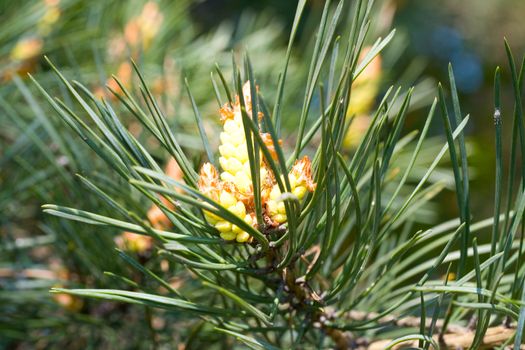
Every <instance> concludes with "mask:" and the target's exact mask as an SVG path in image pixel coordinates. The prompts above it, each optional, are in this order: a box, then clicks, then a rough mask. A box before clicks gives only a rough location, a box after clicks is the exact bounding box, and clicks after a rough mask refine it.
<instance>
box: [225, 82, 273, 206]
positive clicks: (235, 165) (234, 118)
mask: <svg viewBox="0 0 525 350" xmlns="http://www.w3.org/2000/svg"><path fill="white" fill-rule="evenodd" d="M243 95H244V101H245V104H246V108H247V113H248V114H250V113H251V112H252V107H251V106H252V105H251V94H250V85H249V83H248V82H247V83H245V84H244V86H243ZM220 114H221V121H222V122H223V123H224V126H223V132H221V134H220V140H221V144H220V146H219V153H220V155H221V156H220V158H219V164H220V166H221V169H222V171H223V172H222V173H221V180H222V181H225V182H230V183H233V184H235V187H236V188H237V190H238V191H239V192H240V194H241V195H242V196H243V197H244V198H243V201H244V202H245V204H248V203H250V202H251V201H252V200H253V188H252V187H253V186H252V176H251V172H250V162H249V158H248V148H247V145H246V137H245V134H244V126H243V122H242V113H241V106H240V102H239V98H238V97H236V101H235V103H234V104H233V106H230V105H228V104H226V105H225V106H224V107H222V108H221V109H220ZM259 159H260V168H261V175H260V176H261V182H263V181H264V179H265V178H266V176H267V174H268V171H267V169H266V167H265V165H264V162H263V156H262V152H261V153H260V154H259Z"/></svg>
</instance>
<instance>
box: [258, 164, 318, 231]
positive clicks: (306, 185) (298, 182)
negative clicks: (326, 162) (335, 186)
mask: <svg viewBox="0 0 525 350" xmlns="http://www.w3.org/2000/svg"><path fill="white" fill-rule="evenodd" d="M288 180H289V181H290V190H291V192H292V193H293V194H294V195H295V196H296V197H297V198H298V199H299V200H301V199H303V198H304V196H305V195H306V192H308V191H309V192H313V191H314V190H315V187H316V184H315V183H314V182H313V180H312V170H311V162H310V159H309V158H308V157H306V156H305V157H303V158H302V159H300V160H297V161H296V162H295V164H294V166H293V167H292V170H291V171H290V173H289V174H288ZM280 196H281V191H280V190H279V186H278V185H277V184H275V185H273V187H272V190H271V191H270V195H269V198H268V200H267V202H266V214H267V215H268V216H269V217H270V219H271V220H272V222H273V224H274V225H275V226H278V225H280V224H282V223H285V222H286V220H287V217H286V209H285V206H284V202H283V201H282V200H280V199H279V197H280Z"/></svg>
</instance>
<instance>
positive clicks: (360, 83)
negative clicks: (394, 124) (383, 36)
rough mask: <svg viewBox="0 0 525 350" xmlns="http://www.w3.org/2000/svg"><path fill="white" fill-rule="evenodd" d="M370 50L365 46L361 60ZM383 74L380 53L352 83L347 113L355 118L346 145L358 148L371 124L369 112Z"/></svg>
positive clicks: (347, 135)
mask: <svg viewBox="0 0 525 350" xmlns="http://www.w3.org/2000/svg"><path fill="white" fill-rule="evenodd" d="M369 51H370V47H366V48H364V49H363V51H362V52H361V55H360V57H359V60H360V61H361V60H363V59H364V58H365V56H366V55H367V54H368V52H369ZM381 74H382V72H381V56H379V55H378V56H376V57H375V58H374V59H373V60H372V61H371V62H370V63H369V64H368V66H367V67H366V68H365V69H364V70H363V71H362V72H361V74H359V76H358V77H357V78H356V79H355V80H354V82H353V84H352V97H351V99H350V104H349V106H348V110H347V111H346V115H347V117H351V116H353V115H355V119H354V120H353V121H352V124H350V128H349V129H348V132H347V134H346V136H345V138H344V140H343V144H344V146H345V147H348V148H357V146H358V145H359V143H360V142H361V140H362V138H363V135H364V134H365V133H366V130H367V129H368V127H369V126H370V121H371V118H370V117H369V114H370V111H371V109H372V107H373V105H374V101H375V99H376V97H377V94H378V92H379V87H380V81H381Z"/></svg>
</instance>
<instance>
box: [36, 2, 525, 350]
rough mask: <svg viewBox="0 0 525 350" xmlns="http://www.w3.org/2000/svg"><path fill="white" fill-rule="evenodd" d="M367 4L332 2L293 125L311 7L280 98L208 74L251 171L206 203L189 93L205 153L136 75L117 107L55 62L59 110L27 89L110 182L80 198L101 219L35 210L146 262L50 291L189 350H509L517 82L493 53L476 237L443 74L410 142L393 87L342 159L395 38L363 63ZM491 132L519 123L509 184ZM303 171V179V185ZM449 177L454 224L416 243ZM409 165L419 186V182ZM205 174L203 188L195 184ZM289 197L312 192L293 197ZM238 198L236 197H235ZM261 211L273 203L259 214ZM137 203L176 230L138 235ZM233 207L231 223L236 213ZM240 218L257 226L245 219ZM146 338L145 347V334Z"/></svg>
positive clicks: (251, 70)
mask: <svg viewBox="0 0 525 350" xmlns="http://www.w3.org/2000/svg"><path fill="white" fill-rule="evenodd" d="M373 5H374V4H373V1H371V0H368V1H366V0H358V1H355V2H352V3H347V2H345V1H340V2H338V3H335V4H332V3H331V2H330V1H327V2H326V5H325V7H324V11H323V15H322V17H321V20H320V23H319V26H318V30H317V33H316V37H315V44H314V47H313V51H312V57H311V60H310V62H309V65H308V67H307V71H308V73H307V78H306V80H305V82H304V85H303V86H304V95H303V99H302V101H301V102H300V103H301V108H300V111H299V114H298V115H297V116H290V115H287V114H286V109H285V108H284V107H285V106H283V104H284V103H285V102H286V101H288V100H287V99H286V98H285V97H286V94H287V91H288V88H287V86H288V85H287V84H288V81H289V80H290V77H289V72H288V65H289V62H290V57H291V52H292V50H293V48H294V46H293V45H294V42H295V38H296V35H297V32H298V30H299V28H300V25H301V23H302V20H303V16H304V14H303V12H304V9H305V1H303V0H300V1H299V4H298V7H297V12H296V15H295V20H294V24H293V27H292V30H291V34H290V41H289V46H288V50H287V52H286V54H285V56H284V58H283V60H282V62H283V67H282V70H281V72H280V74H279V76H278V79H277V78H276V79H275V80H276V83H275V86H272V87H271V89H273V90H274V91H275V94H274V98H272V99H267V98H265V91H264V89H263V87H264V88H268V86H262V85H260V84H259V83H258V80H257V67H256V66H253V65H252V61H251V59H250V56H249V54H248V53H245V54H244V55H243V57H242V59H238V57H235V56H234V57H233V60H232V69H231V74H225V72H223V71H222V70H221V69H220V68H217V70H216V75H214V77H215V78H214V79H212V82H211V83H210V84H211V85H212V86H213V87H214V91H215V96H210V99H216V100H217V102H218V106H219V107H222V108H223V109H222V110H221V112H222V113H223V114H224V113H230V112H231V111H230V110H229V109H231V110H235V118H236V119H235V121H236V123H237V124H236V125H235V127H236V128H237V129H235V130H236V131H235V132H236V133H232V135H233V134H235V135H236V136H238V138H239V140H241V141H239V142H237V141H238V140H237V138H233V137H232V138H230V139H221V142H222V146H224V145H225V144H228V145H229V144H230V143H234V144H235V146H237V145H238V144H239V143H241V142H242V145H243V147H244V148H243V149H242V152H241V153H239V154H236V157H237V158H242V159H243V161H244V163H242V164H247V165H248V166H247V167H245V168H243V169H244V170H243V173H242V174H241V175H242V176H243V177H242V181H241V180H240V178H238V177H237V176H236V175H237V173H238V172H235V174H233V175H235V176H233V178H228V176H226V178H222V177H221V181H222V182H220V181H219V180H218V178H217V177H216V176H215V175H213V176H211V178H212V180H213V181H215V182H213V181H212V184H211V185H210V186H212V187H213V186H216V187H217V190H218V191H219V192H218V193H219V194H217V195H215V194H210V193H212V192H213V191H212V190H209V188H208V187H206V186H202V183H203V180H205V179H206V178H205V174H209V173H210V172H211V171H209V169H212V167H213V168H220V169H222V170H223V171H224V172H228V173H230V174H231V173H232V172H233V171H232V169H233V168H235V167H234V165H232V164H230V162H227V163H225V161H224V160H222V161H221V160H220V159H221V158H220V157H221V156H222V157H223V158H224V157H226V156H225V153H228V154H230V155H231V152H229V151H225V150H224V148H223V149H221V150H219V149H215V148H214V147H213V145H214V144H216V142H215V141H213V142H211V140H212V139H213V135H210V133H209V130H206V128H204V127H203V125H204V120H203V117H202V114H201V113H200V112H199V106H198V103H197V102H196V99H195V98H194V96H193V95H192V89H191V88H190V87H189V85H190V84H187V87H188V88H187V92H188V99H189V101H190V102H191V105H192V109H193V112H194V117H195V124H196V126H197V127H196V130H198V132H199V140H200V141H201V142H202V144H201V145H200V146H199V147H187V145H186V144H185V143H184V142H183V141H181V139H180V136H179V135H178V134H177V130H174V128H173V127H172V126H171V125H170V123H169V120H168V118H167V117H166V113H165V111H164V110H163V108H162V106H161V104H160V103H159V101H157V99H156V97H155V96H154V93H153V92H152V91H151V87H150V84H148V78H147V76H146V75H143V73H141V70H140V69H139V68H138V65H137V64H135V63H133V67H134V72H135V74H136V75H137V77H138V79H139V81H140V87H139V88H138V89H137V91H135V92H133V91H129V90H128V89H127V88H126V87H125V86H124V84H122V82H120V81H119V79H118V78H117V79H115V81H116V83H117V84H118V86H119V89H120V91H116V89H113V90H112V91H111V92H112V93H113V95H114V98H112V99H105V98H102V99H101V98H99V97H97V96H95V95H94V94H93V93H92V92H91V91H90V89H89V88H88V87H86V86H84V85H83V84H82V83H81V82H78V81H76V80H73V79H70V78H69V76H68V74H64V73H62V72H61V71H60V70H59V69H58V68H56V67H55V66H54V65H53V63H52V62H51V61H49V65H50V67H51V68H52V69H53V71H54V72H55V74H56V77H57V83H58V84H60V86H61V87H62V88H63V91H64V92H65V93H64V94H63V96H60V97H55V96H52V95H51V94H50V93H49V92H48V91H47V90H46V89H45V88H43V87H42V86H41V85H40V84H39V82H38V79H32V80H33V82H34V83H35V84H36V86H37V87H38V89H39V92H40V93H41V94H42V96H44V97H45V99H46V100H47V102H48V103H49V105H50V106H51V107H52V108H53V110H54V111H55V112H56V113H57V115H59V116H60V119H61V122H62V123H63V124H65V125H67V126H68V127H69V128H70V129H71V130H72V131H73V132H74V133H76V134H77V135H78V138H77V141H78V142H79V141H80V140H82V141H83V142H85V143H86V144H87V146H89V148H90V149H91V150H92V152H94V153H95V154H96V155H97V156H98V158H99V159H100V160H101V161H102V162H103V164H104V166H105V167H107V168H108V169H110V171H111V172H112V173H113V175H115V176H113V177H104V178H101V177H97V176H96V174H95V175H92V174H80V175H79V176H78V178H79V183H81V184H82V186H83V187H82V191H83V193H85V196H86V197H93V198H96V199H97V200H98V201H100V202H101V203H103V204H104V205H103V208H101V209H100V210H93V209H90V210H86V209H85V207H84V203H78V205H77V206H75V207H69V206H62V205H60V203H54V204H46V205H45V206H44V207H43V209H44V212H46V213H47V214H51V215H53V216H56V217H59V218H62V219H68V220H73V221H77V222H81V223H83V224H87V225H92V228H93V229H92V231H93V237H94V238H93V239H94V240H95V239H96V238H95V237H96V236H98V235H100V234H101V233H102V232H104V231H105V230H110V229H111V228H112V229H116V230H117V231H119V232H121V231H128V232H133V233H137V234H139V235H143V236H148V237H151V238H152V239H153V242H154V248H153V249H154V252H153V253H152V256H150V257H149V259H151V260H150V261H149V262H148V264H144V263H143V262H141V261H138V260H137V259H136V258H135V257H134V256H133V254H131V253H130V252H126V251H124V250H119V251H118V255H119V257H120V258H121V259H122V262H124V263H125V264H126V265H129V266H131V267H132V268H133V269H135V272H136V273H137V274H138V275H140V276H142V278H140V279H137V281H140V282H137V281H136V280H134V279H133V278H132V277H131V276H129V275H126V274H125V272H123V271H110V272H109V273H110V274H111V275H112V276H113V277H114V278H115V279H117V280H118V281H119V282H120V283H119V285H121V286H123V285H125V287H119V288H107V289H87V288H78V289H64V288H54V289H52V292H53V293H58V294H66V295H71V296H74V297H81V298H84V297H89V298H96V299H103V300H109V301H112V302H115V303H129V304H135V305H141V306H144V307H145V310H148V312H152V310H154V309H163V310H165V313H164V314H162V315H166V317H172V319H173V320H174V322H175V323H176V324H177V328H178V329H177V331H178V332H179V333H180V334H181V338H182V339H181V341H184V342H185V344H186V347H187V348H192V346H194V347H195V348H198V346H202V344H204V343H217V344H222V345H223V346H226V345H227V344H231V343H230V342H231V340H232V339H235V343H234V344H235V345H234V347H238V348H244V347H246V346H248V347H250V348H253V349H275V348H296V349H304V348H334V347H335V348H338V349H349V348H371V349H374V348H385V349H392V348H396V347H397V346H398V345H399V344H405V345H406V344H409V346H412V347H417V348H424V349H428V348H431V347H432V348H434V349H439V348H457V347H461V348H466V347H470V348H472V349H475V348H480V347H485V348H494V347H501V348H503V347H504V346H506V345H512V344H513V345H514V348H516V349H517V348H520V346H521V343H522V333H523V328H524V325H525V305H524V300H525V299H524V296H525V294H524V293H525V292H524V290H525V289H524V288H523V281H524V278H525V270H524V266H523V264H522V260H523V259H522V249H523V244H522V243H523V242H522V240H523V225H522V219H523V216H524V211H525V192H524V190H523V183H525V172H523V170H522V169H521V168H520V164H521V163H522V161H523V156H524V155H525V127H524V121H523V110H522V101H521V95H522V93H521V88H522V80H523V72H524V71H525V68H524V67H525V64H523V63H522V65H521V66H519V67H517V66H516V63H515V61H514V58H513V56H512V53H511V51H510V48H509V47H508V46H506V48H507V53H508V58H509V66H510V73H511V78H512V82H513V87H514V96H515V106H514V111H513V112H512V113H511V112H510V111H507V110H506V109H503V108H502V106H501V97H500V88H499V86H500V70H499V69H497V70H496V73H495V90H494V95H495V112H494V125H495V141H496V142H495V154H496V165H495V170H496V177H495V179H496V180H495V183H496V193H495V196H494V201H495V202H494V203H495V204H494V217H493V218H486V219H480V218H477V217H476V215H475V213H472V212H471V209H470V202H469V200H470V193H469V192H470V188H469V179H470V177H469V166H468V153H467V147H466V140H465V134H464V130H465V127H466V126H467V124H468V122H469V119H470V117H469V116H468V115H464V114H463V112H462V110H461V106H460V103H459V98H458V94H457V91H456V87H455V81H454V74H453V70H452V67H449V72H450V75H449V76H450V79H449V82H447V84H446V89H447V90H449V94H448V95H447V94H446V93H445V88H444V87H443V86H441V85H439V87H438V94H437V96H436V98H435V99H434V101H433V103H432V104H431V106H429V108H428V114H427V118H426V120H425V121H424V124H423V126H422V128H421V130H420V131H412V132H408V133H407V130H406V126H405V120H406V117H407V112H408V110H409V108H410V106H411V103H412V98H413V96H414V89H413V88H409V89H407V90H403V89H402V88H400V87H399V88H398V87H396V86H393V87H392V88H390V89H389V90H388V91H387V92H386V93H385V94H384V95H383V96H382V99H381V102H380V103H379V106H378V108H377V110H376V111H375V113H374V115H373V118H372V119H371V123H370V126H369V127H368V129H367V131H366V132H365V134H364V136H363V137H362V140H361V142H360V143H359V145H358V146H357V148H356V149H355V150H353V151H349V150H348V149H347V148H345V147H344V146H343V141H344V137H345V135H346V133H347V131H348V129H349V128H350V127H351V123H352V121H353V116H350V118H348V115H347V111H348V109H349V105H350V102H351V101H352V97H353V91H352V88H353V83H354V81H355V80H356V79H357V78H358V77H359V75H360V74H362V72H363V71H364V69H365V68H366V67H367V66H368V65H369V64H370V63H371V62H372V60H373V59H374V58H375V57H376V56H377V55H379V54H380V53H381V52H382V50H383V49H384V48H385V47H386V46H387V45H388V44H389V43H390V42H391V41H392V40H393V39H394V37H395V31H392V32H391V33H390V34H388V35H387V36H386V37H385V38H378V39H377V40H372V42H373V44H372V46H371V48H370V50H369V51H368V53H366V54H365V55H363V56H362V55H361V51H362V50H363V47H364V46H365V44H366V43H367V42H369V41H370V38H369V37H368V32H369V28H370V23H371V20H372V19H373V16H374V14H375V10H374V9H375V7H374V6H373ZM344 13H349V14H350V18H351V20H350V21H349V23H351V25H350V26H344V25H341V23H342V17H344ZM524 62H525V61H524ZM189 83H191V86H194V84H193V83H192V82H191V80H189ZM243 86H244V91H243ZM116 106H119V107H116ZM219 107H218V108H217V113H216V118H217V119H219V115H220V114H221V113H220V112H219ZM122 110H125V111H126V112H125V113H128V114H130V115H132V116H133V118H135V119H136V121H138V122H139V123H140V124H141V126H142V127H143V128H144V129H145V130H147V131H148V133H149V134H150V137H151V138H153V139H155V140H156V142H157V143H158V144H159V145H160V147H161V148H162V149H163V152H165V154H167V155H169V157H172V158H173V159H175V161H176V163H177V164H178V166H179V168H180V171H181V176H180V178H177V179H174V178H173V177H170V176H168V175H166V174H165V172H164V170H163V169H162V167H161V165H160V164H159V163H158V161H157V159H156V157H154V156H153V155H152V154H151V153H150V152H149V151H148V147H147V146H146V145H145V143H144V142H143V140H139V139H137V138H136V137H135V136H134V135H133V134H132V133H131V132H130V131H129V130H128V129H127V128H126V127H125V124H124V123H123V121H122V119H121V118H119V113H120V112H121V111H122ZM231 113H233V112H231ZM291 118H295V120H297V123H296V128H295V130H294V131H293V133H292V131H291V130H289V129H286V128H282V124H283V122H284V121H285V120H288V119H291ZM226 119H228V118H226ZM503 121H509V122H510V121H512V124H513V131H512V137H511V138H510V146H511V150H512V152H511V155H510V168H509V169H504V168H503V155H502V142H503V138H502V129H501V124H502V122H503ZM436 122H441V123H442V125H443V130H444V136H445V137H444V141H443V142H442V144H441V145H440V147H438V149H437V150H436V152H435V153H434V154H432V155H431V156H429V155H428V152H424V151H425V148H426V147H427V145H429V143H428V142H429V140H428V132H429V128H430V125H431V123H436ZM487 122H488V121H487ZM241 127H242V128H241ZM225 130H226V125H225ZM226 136H231V135H226ZM432 145H433V144H432ZM430 149H432V150H434V149H435V148H430ZM305 156H307V157H308V159H311V165H310V164H308V166H304V167H300V169H299V170H297V168H296V167H295V166H296V165H297V164H300V163H298V161H299V162H300V160H301V159H306V158H303V157H305ZM423 156H424V157H425V159H421V157H423ZM72 158H73V159H74V157H72ZM237 158H236V159H237ZM77 160H78V161H81V160H80V159H77ZM444 160H448V161H449V163H450V169H451V173H452V176H453V179H454V182H453V186H454V192H455V202H454V203H451V205H454V206H457V209H458V213H459V215H458V216H459V217H458V218H457V219H456V220H451V221H448V222H443V223H441V224H439V225H435V226H433V227H429V226H428V225H425V224H424V222H421V220H419V219H420V218H419V215H420V213H421V212H422V210H423V209H424V207H425V205H427V204H428V202H429V201H431V200H432V198H433V197H434V196H435V195H436V194H437V193H439V192H440V191H441V190H442V189H443V188H444V187H445V185H446V184H444V183H443V182H441V181H434V178H433V174H434V172H435V171H436V169H437V167H438V166H439V165H440V163H441V162H442V161H444ZM421 163H424V164H427V167H426V169H425V170H424V172H423V173H421V174H420V175H419V176H414V174H413V172H414V170H415V168H416V165H418V164H421ZM203 164H207V165H205V166H204V168H203V169H204V170H205V171H204V172H201V173H200V174H199V169H201V167H202V166H203ZM243 166H244V165H243ZM206 169H208V170H206ZM235 169H237V168H235ZM237 170H238V169H237ZM505 170H507V171H506V172H505ZM294 171H295V172H294ZM297 171H299V173H297ZM239 172H241V170H239ZM505 173H506V174H507V176H508V180H506V183H505V184H506V185H507V188H504V174H505ZM290 174H293V176H292V175H290ZM301 175H304V177H301ZM217 176H218V174H217ZM246 179H248V180H246ZM267 179H270V181H271V188H272V189H273V186H277V187H276V188H278V191H276V193H274V195H273V196H272V195H271V194H267V193H266V191H267V190H268V187H267V181H266V180H267ZM298 179H302V181H303V180H304V182H301V181H299V180H298ZM305 179H306V180H305ZM518 180H519V181H518ZM246 181H249V182H246ZM307 182H310V186H306V185H305V183H307ZM516 182H520V185H519V187H518V188H516V187H515V183H516ZM225 183H230V184H233V185H231V186H233V187H232V188H233V189H231V188H230V187H228V186H229V185H228V186H227V185H225ZM303 185H304V187H305V189H306V188H307V187H308V188H307V190H305V191H303V190H300V191H296V189H297V188H298V187H301V186H303ZM74 186H75V190H80V189H77V186H78V185H77V184H75V185H74ZM240 188H246V189H247V190H245V191H243V190H240ZM221 191H223V192H224V193H227V195H223V192H221ZM247 191H248V192H249V193H248V194H249V198H248V199H246V198H245V197H242V196H241V195H240V194H242V195H245V196H246V195H247ZM232 193H233V194H234V195H232ZM239 193H240V194H239ZM228 196H230V197H228ZM232 198H234V199H232ZM268 198H270V199H271V200H273V201H274V202H275V203H273V204H269V201H268V200H267V199H268ZM144 203H148V206H149V205H150V204H154V205H156V206H157V207H158V208H160V210H161V211H162V213H163V214H164V215H165V216H166V217H167V218H168V219H169V221H170V223H171V225H170V228H159V227H156V226H155V225H153V223H152V222H151V221H148V220H147V216H146V215H145V213H144V210H141V209H140V208H144ZM238 203H241V205H242V207H243V208H244V209H243V211H242V214H239V212H238V211H236V210H237V209H232V208H234V207H235V208H237V207H238V206H239V205H238ZM272 205H275V206H278V207H279V209H275V208H273V207H272ZM272 208H273V209H272ZM274 209H275V210H274ZM247 212H250V213H251V214H252V215H251V216H250V219H249V220H247V219H245V217H246V216H247V215H246V214H247ZM276 215H281V216H279V217H277V216H276ZM241 236H242V237H241ZM239 237H241V239H239ZM478 242H479V243H478ZM100 244H107V243H104V242H101V243H100ZM93 249H95V250H96V248H93ZM161 265H164V267H162V266H161ZM137 274H135V276H137ZM115 285H116V284H115ZM168 315H170V316H168ZM152 332H153V333H154V331H152ZM488 335H492V338H490V337H488ZM494 335H495V336H494ZM151 337H152V341H154V339H155V338H156V335H155V334H152V336H151ZM489 338H490V339H489ZM495 338H497V339H496V340H494V339H495ZM491 341H492V343H491Z"/></svg>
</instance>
